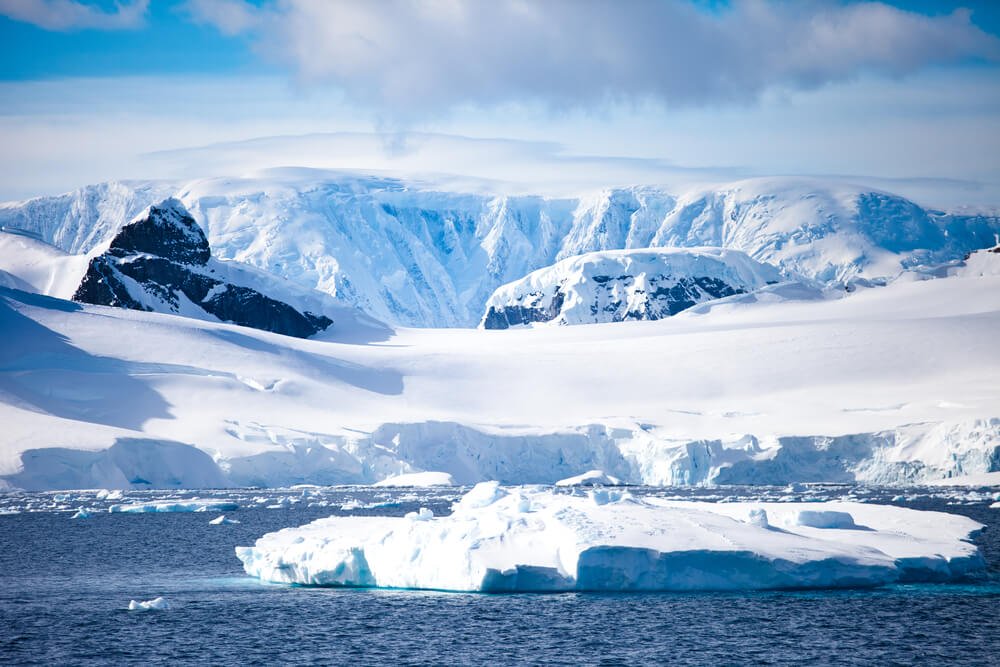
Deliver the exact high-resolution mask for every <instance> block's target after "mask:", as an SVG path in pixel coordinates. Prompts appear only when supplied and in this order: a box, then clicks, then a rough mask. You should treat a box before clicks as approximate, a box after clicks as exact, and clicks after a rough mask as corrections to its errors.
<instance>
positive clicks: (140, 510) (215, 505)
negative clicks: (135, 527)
mask: <svg viewBox="0 0 1000 667" xmlns="http://www.w3.org/2000/svg"><path fill="white" fill-rule="evenodd" d="M239 508H240V506H239V505H238V504H237V503H234V502H230V501H226V500H199V499H197V498H194V499H191V500H176V501H162V502H153V503H132V504H130V505H112V506H111V507H109V508H108V511H109V512H123V513H127V514H146V513H150V512H231V511H232V510H236V509H239Z"/></svg>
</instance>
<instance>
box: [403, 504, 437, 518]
mask: <svg viewBox="0 0 1000 667" xmlns="http://www.w3.org/2000/svg"><path fill="white" fill-rule="evenodd" d="M406 518H407V519H409V520H410V521H430V520H431V519H433V518H434V512H432V511H430V510H429V509H427V508H426V507H421V508H420V511H418V512H407V513H406Z"/></svg>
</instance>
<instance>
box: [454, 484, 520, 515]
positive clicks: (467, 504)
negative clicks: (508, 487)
mask: <svg viewBox="0 0 1000 667" xmlns="http://www.w3.org/2000/svg"><path fill="white" fill-rule="evenodd" d="M506 495H507V492H506V491H505V490H504V489H501V488H500V482H480V483H479V484H476V485H475V486H474V487H472V489H471V490H470V491H469V492H468V493H466V494H465V495H464V496H462V499H461V500H459V501H458V502H457V503H455V505H454V506H453V507H452V511H453V512H467V511H469V510H476V509H480V508H482V507H488V506H490V505H492V504H493V503H495V502H496V501H498V500H500V499H501V498H503V497H504V496H506Z"/></svg>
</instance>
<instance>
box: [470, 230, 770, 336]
mask: <svg viewBox="0 0 1000 667" xmlns="http://www.w3.org/2000/svg"><path fill="white" fill-rule="evenodd" d="M780 279H781V272H780V271H779V270H778V269H777V268H775V267H773V266H769V265H767V264H761V263H760V262H756V261H754V260H752V259H750V257H748V256H747V255H746V254H745V253H742V252H740V251H738V250H725V249H722V248H690V249H689V248H651V249H647V250H605V251H600V252H591V253H586V254H583V255H577V256H575V257H569V258H567V259H564V260H561V261H559V262H556V263H555V264H553V265H552V266H550V267H546V268H544V269H539V270H537V271H533V272H532V273H529V274H528V275H527V276H525V277H524V278H522V279H520V280H517V281H514V282H512V283H508V284H506V285H503V286H502V287H500V288H498V289H497V291H496V292H494V293H493V296H491V297H490V299H489V301H487V303H486V314H485V315H484V316H483V321H482V325H481V326H482V327H483V328H485V329H506V328H508V327H511V326H517V325H521V324H530V323H533V322H553V323H556V324H589V323H595V322H623V321H625V320H659V319H662V318H664V317H670V316H671V315H676V314H677V313H679V312H681V311H682V310H685V309H687V308H690V307H691V306H694V305H696V304H698V303H702V302H704V301H710V300H712V299H722V298H725V297H729V296H734V295H736V294H745V293H747V292H749V291H752V290H755V289H759V288H761V287H764V286H765V285H769V284H774V283H776V282H778V281H779V280H780Z"/></svg>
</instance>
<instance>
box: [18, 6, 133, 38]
mask: <svg viewBox="0 0 1000 667" xmlns="http://www.w3.org/2000/svg"><path fill="white" fill-rule="evenodd" d="M114 7H115V8H114V10H112V11H105V10H103V9H101V8H100V7H97V6H94V5H87V4H83V3H82V2H77V1H76V0H0V15H2V16H6V17H7V18H10V19H14V20H15V21H21V22H22V23H30V24H32V25H34V26H38V27H39V28H42V29H44V30H53V31H58V32H69V31H73V30H88V29H92V30H132V29H135V28H140V27H142V26H143V25H144V24H145V22H146V9H147V8H148V7H149V0H131V1H125V0H123V1H122V2H115V3H114Z"/></svg>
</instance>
